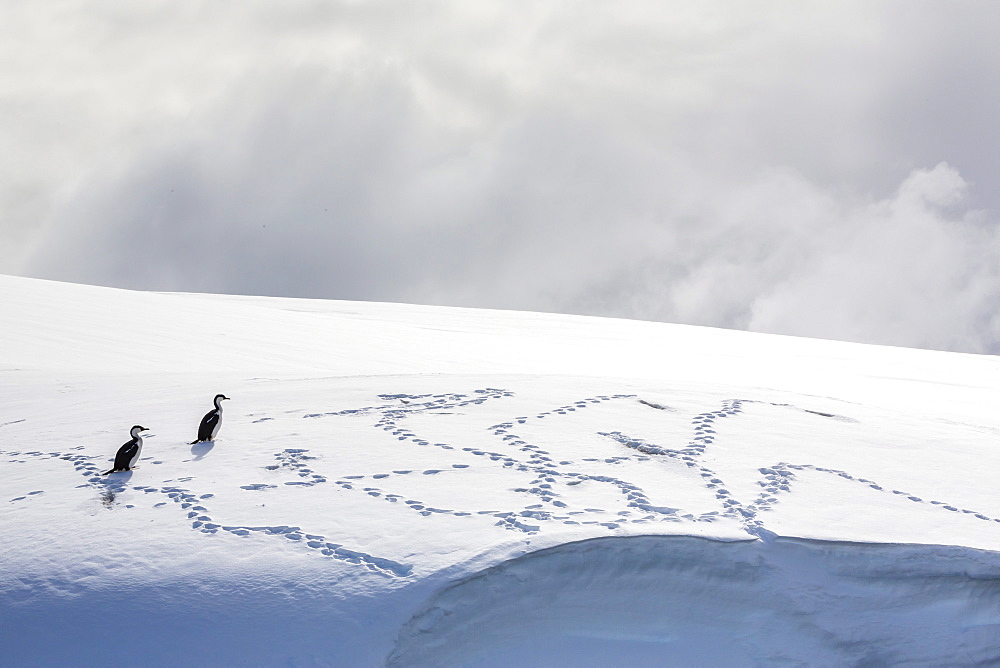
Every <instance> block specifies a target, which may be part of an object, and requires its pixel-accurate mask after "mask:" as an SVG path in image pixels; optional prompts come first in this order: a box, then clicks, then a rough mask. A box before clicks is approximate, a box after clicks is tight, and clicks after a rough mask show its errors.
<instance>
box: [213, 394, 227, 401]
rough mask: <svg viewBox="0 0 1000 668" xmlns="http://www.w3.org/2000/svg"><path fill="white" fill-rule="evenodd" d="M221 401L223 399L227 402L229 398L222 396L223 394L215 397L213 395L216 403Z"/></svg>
mask: <svg viewBox="0 0 1000 668" xmlns="http://www.w3.org/2000/svg"><path fill="white" fill-rule="evenodd" d="M222 399H225V400H227V401H228V400H229V397H227V396H226V395H224V394H217V395H215V400H216V401H221V400H222Z"/></svg>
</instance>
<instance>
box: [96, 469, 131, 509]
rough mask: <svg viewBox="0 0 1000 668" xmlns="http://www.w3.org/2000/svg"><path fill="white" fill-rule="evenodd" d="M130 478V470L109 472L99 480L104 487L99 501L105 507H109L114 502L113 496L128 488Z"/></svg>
mask: <svg viewBox="0 0 1000 668" xmlns="http://www.w3.org/2000/svg"><path fill="white" fill-rule="evenodd" d="M131 479H132V471H118V472H116V473H109V474H108V475H107V476H105V478H104V479H103V480H102V481H101V485H102V486H103V487H104V489H103V491H102V492H101V503H103V504H104V507H105V508H109V509H110V508H111V507H112V506H113V505H114V503H115V497H117V496H118V495H119V494H121V493H122V492H124V491H125V490H126V489H127V488H128V483H129V481H130V480H131Z"/></svg>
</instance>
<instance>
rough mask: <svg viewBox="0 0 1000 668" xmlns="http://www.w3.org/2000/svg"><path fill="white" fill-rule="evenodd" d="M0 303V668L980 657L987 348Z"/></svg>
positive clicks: (463, 318)
mask: <svg viewBox="0 0 1000 668" xmlns="http://www.w3.org/2000/svg"><path fill="white" fill-rule="evenodd" d="M0 307H2V309H3V321H2V327H0V396H2V402H0V406H2V409H0V411H2V412H0V471H2V475H0V538H2V540H3V544H4V550H3V552H2V554H0V664H3V665H51V664H62V665H69V664H72V665H112V664H127V665H182V664H183V665H220V664H224V665H238V664H252V665H277V664H281V665H350V666H354V665H358V666H369V665H383V664H389V665H428V666H430V665H615V664H617V665H644V664H645V665H711V664H716V665H763V664H774V663H782V662H787V663H790V664H793V665H794V664H813V665H844V664H857V663H870V664H893V663H896V664H898V663H907V664H915V665H921V664H923V665H940V664H942V663H949V664H955V663H958V664H972V663H981V664H990V663H1000V641H998V640H997V639H998V638H1000V498H998V494H997V491H996V489H997V486H996V483H995V477H996V475H997V472H998V471H1000V448H998V445H997V444H998V441H1000V419H998V417H997V412H996V406H997V405H998V400H1000V380H998V378H1000V376H998V371H1000V365H998V361H997V359H996V358H993V357H987V356H975V355H960V354H955V353H941V352H934V351H925V350H908V349H899V348H887V347H878V346H864V345H858V344H848V343H840V342H833V341H819V340H809V339H798V338H792V337H779V336H770V335H758V334H749V333H744V332H732V331H724V330H714V329H708V328H699V327H690V326H679V325H667V324H660V323H646V322H633V321H624V320H613V319H601V318H585V317H575V316H564V315H551V314H538V313H519V312H501V311H482V310H473V309H455V308H442V307H422V306H407V305H399V304H374V303H355V302H338V301H319V300H296V299H275V298H250V297H228V296H216V295H193V294H160V293H141V292H130V291H123V290H114V289H108V288H97V287H90V286H82V285H72V284H63V283H54V282H47V281H39V280H33V279H23V278H15V277H5V276H3V277H0ZM217 392H223V393H225V394H226V395H227V396H229V397H232V401H230V402H228V404H227V406H226V409H227V410H226V414H225V416H224V422H223V426H222V429H221V432H220V434H219V438H218V439H217V441H216V442H214V443H202V444H195V445H190V444H189V442H190V441H191V440H193V439H194V436H195V433H196V429H197V425H198V421H199V420H200V418H201V416H202V415H203V414H204V413H205V412H206V411H207V410H209V409H210V408H211V400H212V397H213V396H214V395H215V394H216V393H217ZM133 424H142V425H144V426H146V427H149V428H150V429H151V432H150V433H151V434H152V435H151V436H149V437H147V438H146V441H145V446H144V448H143V455H142V457H141V460H140V465H139V466H138V467H137V468H136V469H135V470H134V471H131V472H127V473H119V474H112V475H110V476H107V477H102V476H100V475H98V473H100V472H102V471H105V470H107V469H108V468H109V464H110V462H111V461H112V459H113V457H114V453H115V451H116V450H117V448H118V446H120V445H121V444H122V443H124V442H125V441H126V440H128V430H129V428H130V427H131V426H132V425H133Z"/></svg>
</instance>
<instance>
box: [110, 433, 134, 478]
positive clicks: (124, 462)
mask: <svg viewBox="0 0 1000 668" xmlns="http://www.w3.org/2000/svg"><path fill="white" fill-rule="evenodd" d="M138 449H139V441H138V440H136V439H132V440H131V441H129V442H128V443H126V444H125V445H123V446H122V447H120V448H118V454H117V455H115V468H114V470H115V471H121V470H122V469H125V468H128V465H129V462H131V461H132V458H133V457H135V453H136V451H137V450H138Z"/></svg>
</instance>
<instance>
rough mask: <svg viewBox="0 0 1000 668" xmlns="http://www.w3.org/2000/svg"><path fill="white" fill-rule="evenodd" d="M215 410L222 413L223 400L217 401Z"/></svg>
mask: <svg viewBox="0 0 1000 668" xmlns="http://www.w3.org/2000/svg"><path fill="white" fill-rule="evenodd" d="M215 410H217V411H219V412H220V413H221V412H222V399H216V400H215Z"/></svg>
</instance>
